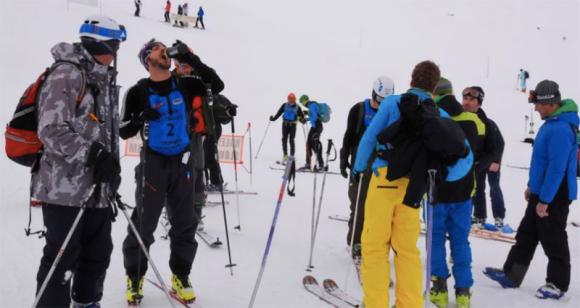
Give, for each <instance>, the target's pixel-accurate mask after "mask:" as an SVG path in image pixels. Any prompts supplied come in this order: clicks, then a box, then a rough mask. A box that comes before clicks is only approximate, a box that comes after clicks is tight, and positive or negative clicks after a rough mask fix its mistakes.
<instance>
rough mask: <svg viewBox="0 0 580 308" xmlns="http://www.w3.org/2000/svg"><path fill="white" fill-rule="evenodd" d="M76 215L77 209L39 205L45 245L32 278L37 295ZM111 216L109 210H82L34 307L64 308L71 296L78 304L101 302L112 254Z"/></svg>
mask: <svg viewBox="0 0 580 308" xmlns="http://www.w3.org/2000/svg"><path fill="white" fill-rule="evenodd" d="M79 211H80V207H71V206H60V205H53V204H43V206H42V217H43V219H44V225H45V226H46V244H45V246H44V250H43V256H42V259H41V260H40V267H39V269H38V274H37V276H36V281H37V286H36V292H37V293H38V291H39V290H40V286H41V285H42V283H43V282H44V279H45V278H46V276H47V274H48V271H49V270H50V267H51V266H52V263H53V262H54V259H55V258H56V256H57V254H58V251H59V250H60V247H61V246H62V243H63V242H64V239H65V237H66V236H67V234H68V232H69V230H70V229H71V227H72V225H73V222H74V220H75V218H76V216H77V214H78V213H79ZM111 214H112V212H111V209H110V208H104V209H95V208H87V209H86V210H85V212H84V214H83V216H82V217H81V219H80V221H79V224H78V225H77V227H76V229H75V232H74V233H73V235H72V237H71V239H70V242H69V243H68V246H67V247H66V249H65V251H64V254H63V255H62V258H61V259H60V262H59V264H58V266H57V267H56V270H55V271H54V273H53V275H52V277H51V279H50V281H49V282H48V285H47V287H46V289H45V290H44V293H43V295H42V297H41V298H40V302H39V303H38V307H67V308H68V307H69V305H70V301H71V296H72V299H74V301H76V302H78V303H91V302H98V301H100V300H101V298H102V297H103V283H104V281H105V274H106V271H107V268H108V267H109V261H110V260H111V252H112V251H113V241H112V240H111ZM71 278H72V293H71Z"/></svg>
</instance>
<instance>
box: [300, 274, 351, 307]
mask: <svg viewBox="0 0 580 308" xmlns="http://www.w3.org/2000/svg"><path fill="white" fill-rule="evenodd" d="M302 285H303V286H304V288H305V289H306V291H308V292H310V293H312V294H313V295H314V296H316V297H318V298H319V299H320V300H322V301H324V302H326V303H328V304H330V305H332V306H333V307H337V308H352V307H359V306H360V305H361V302H360V300H358V299H356V298H354V297H352V296H350V295H349V294H347V293H346V292H345V291H344V290H342V289H341V288H340V287H339V286H338V284H337V283H336V282H335V281H334V280H332V279H325V280H324V281H323V282H322V286H321V285H320V284H318V281H317V280H316V278H314V277H313V276H310V275H307V276H304V278H302Z"/></svg>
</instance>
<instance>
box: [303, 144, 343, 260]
mask: <svg viewBox="0 0 580 308" xmlns="http://www.w3.org/2000/svg"><path fill="white" fill-rule="evenodd" d="M333 148H334V144H333V143H332V139H328V146H327V148H326V163H325V165H324V169H323V170H324V174H323V176H322V185H321V186H320V197H319V200H318V210H317V211H316V220H314V205H313V208H312V220H313V224H312V237H311V241H310V257H309V259H308V267H307V268H306V270H307V271H311V270H312V269H313V268H314V266H313V265H312V255H313V254H314V243H315V241H316V231H317V230H318V222H319V221H320V210H321V209H322V197H323V196H324V184H326V174H327V173H328V162H329V161H334V160H336V157H337V155H336V149H334V158H333V159H329V157H330V150H332V149H333ZM314 184H315V186H314V189H315V192H316V173H315V174H314ZM313 199H314V197H313ZM313 202H314V200H313Z"/></svg>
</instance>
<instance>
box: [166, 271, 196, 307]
mask: <svg viewBox="0 0 580 308" xmlns="http://www.w3.org/2000/svg"><path fill="white" fill-rule="evenodd" d="M171 287H172V288H173V291H174V292H175V295H177V297H179V298H181V299H182V300H183V301H185V302H188V303H191V302H193V301H194V300H195V292H194V291H193V287H192V286H191V282H190V281H189V278H188V277H187V276H177V275H175V274H172V275H171Z"/></svg>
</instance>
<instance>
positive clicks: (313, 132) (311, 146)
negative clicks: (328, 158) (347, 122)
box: [306, 123, 324, 168]
mask: <svg viewBox="0 0 580 308" xmlns="http://www.w3.org/2000/svg"><path fill="white" fill-rule="evenodd" d="M322 130H323V127H322V123H318V125H317V126H316V127H311V128H310V131H309V132H308V139H307V140H306V164H307V165H310V163H311V162H312V151H314V153H316V158H317V160H318V166H319V167H321V168H322V167H324V160H323V158H322V143H320V134H322Z"/></svg>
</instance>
